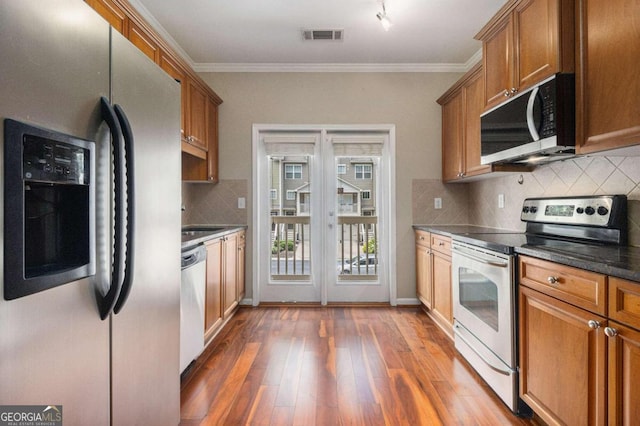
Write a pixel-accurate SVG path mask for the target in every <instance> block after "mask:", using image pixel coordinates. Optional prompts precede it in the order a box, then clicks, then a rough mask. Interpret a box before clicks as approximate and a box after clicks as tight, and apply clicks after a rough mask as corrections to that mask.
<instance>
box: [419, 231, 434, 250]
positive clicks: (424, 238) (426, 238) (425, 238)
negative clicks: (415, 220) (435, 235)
mask: <svg viewBox="0 0 640 426" xmlns="http://www.w3.org/2000/svg"><path fill="white" fill-rule="evenodd" d="M415 234H416V244H417V245H419V246H423V247H427V248H429V247H430V244H431V238H430V234H429V233H428V232H425V231H418V230H416V232H415Z"/></svg>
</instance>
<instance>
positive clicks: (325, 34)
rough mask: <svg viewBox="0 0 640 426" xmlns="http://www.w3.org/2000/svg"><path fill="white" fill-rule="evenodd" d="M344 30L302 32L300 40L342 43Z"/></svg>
mask: <svg viewBox="0 0 640 426" xmlns="http://www.w3.org/2000/svg"><path fill="white" fill-rule="evenodd" d="M343 37H344V30H302V38H303V39H305V40H330V41H342V39H343Z"/></svg>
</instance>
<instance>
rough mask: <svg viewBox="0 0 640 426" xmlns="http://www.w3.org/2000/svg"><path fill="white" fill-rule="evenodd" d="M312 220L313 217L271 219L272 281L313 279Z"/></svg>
mask: <svg viewBox="0 0 640 426" xmlns="http://www.w3.org/2000/svg"><path fill="white" fill-rule="evenodd" d="M310 219H311V218H310V217H309V216H271V241H272V244H271V278H273V279H277V280H308V279H309V278H310V276H311V253H310V248H311V244H310V243H309V241H310V236H311V232H310V226H309V224H310V223H311V221H310Z"/></svg>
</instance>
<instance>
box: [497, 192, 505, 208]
mask: <svg viewBox="0 0 640 426" xmlns="http://www.w3.org/2000/svg"><path fill="white" fill-rule="evenodd" d="M498 208H499V209H504V194H498Z"/></svg>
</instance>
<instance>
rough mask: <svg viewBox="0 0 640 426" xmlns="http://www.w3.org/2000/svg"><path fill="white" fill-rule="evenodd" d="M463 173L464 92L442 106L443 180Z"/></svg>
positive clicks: (454, 177) (457, 177)
mask: <svg viewBox="0 0 640 426" xmlns="http://www.w3.org/2000/svg"><path fill="white" fill-rule="evenodd" d="M461 173H462V92H459V94H458V95H456V96H455V97H453V98H452V99H451V100H449V101H448V102H447V103H445V104H444V105H442V180H444V181H445V182H447V181H451V180H455V179H459V178H460V177H461Z"/></svg>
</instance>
